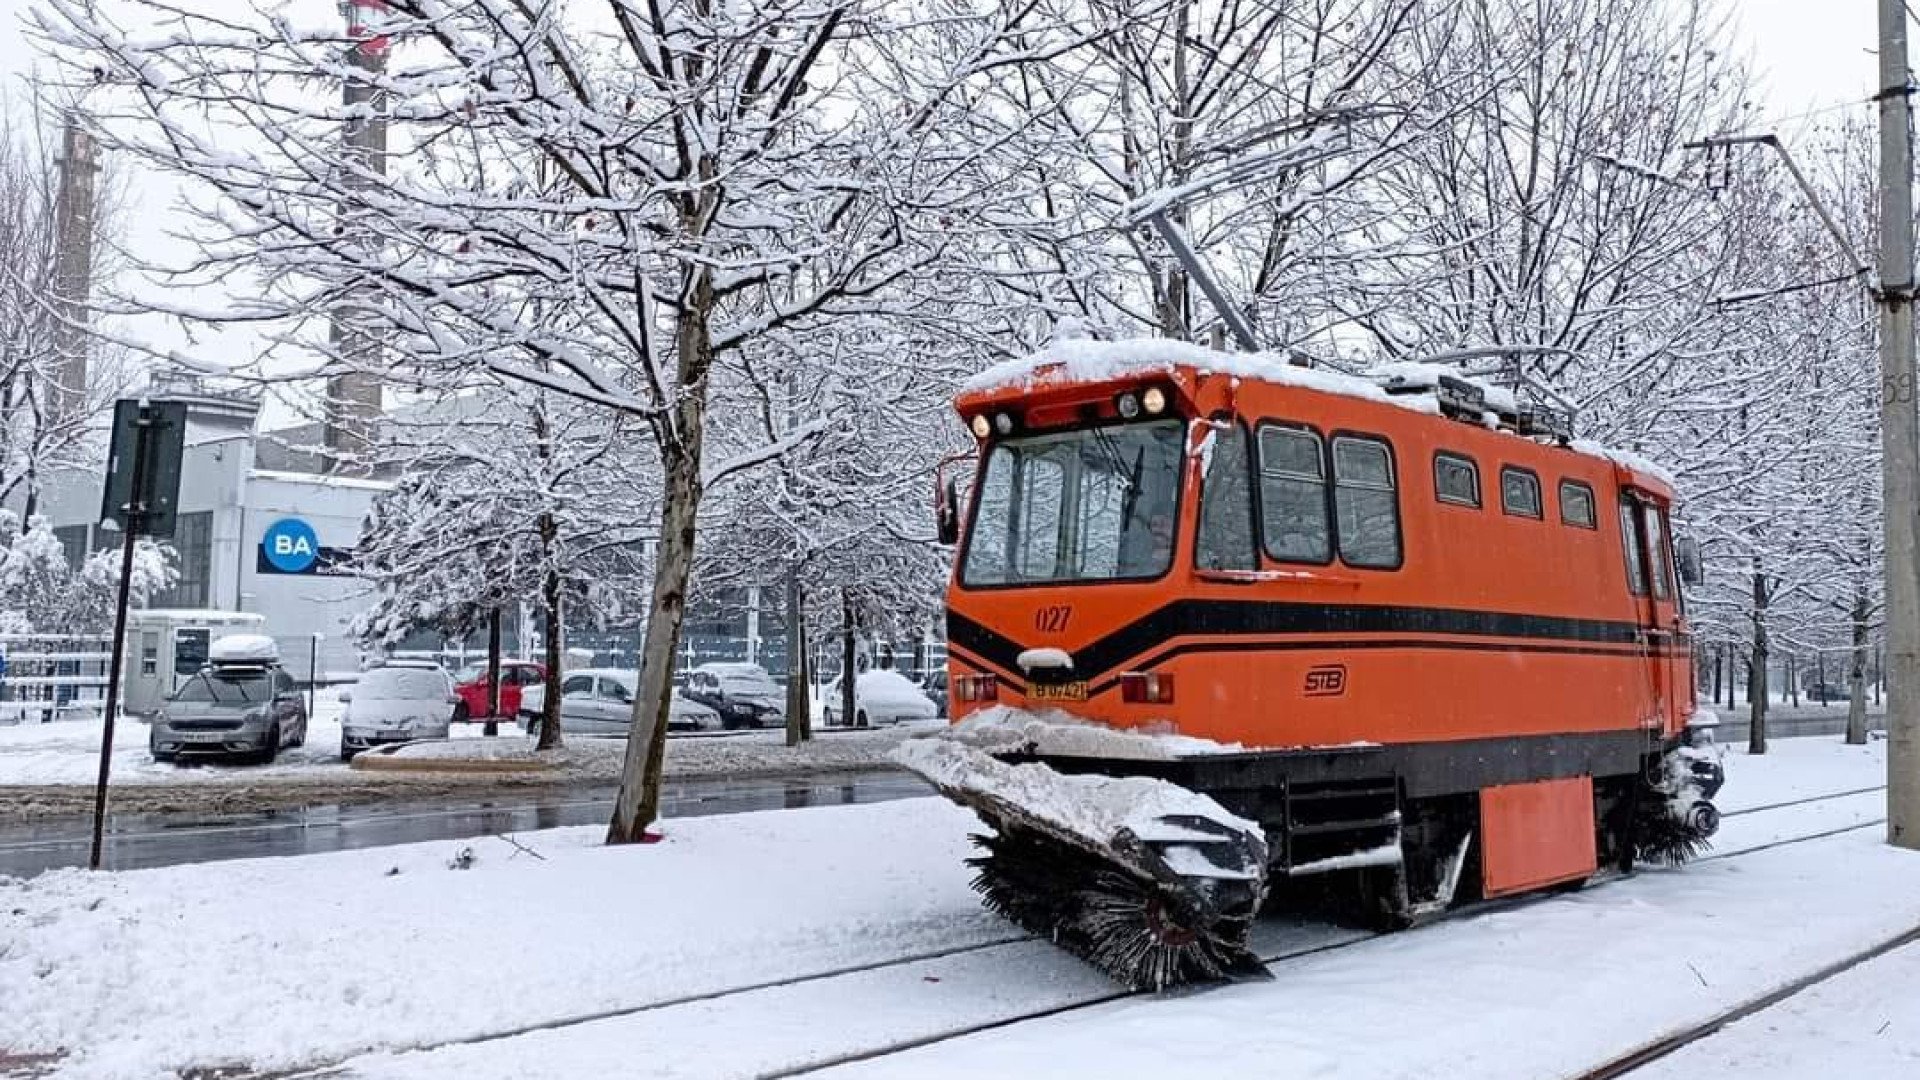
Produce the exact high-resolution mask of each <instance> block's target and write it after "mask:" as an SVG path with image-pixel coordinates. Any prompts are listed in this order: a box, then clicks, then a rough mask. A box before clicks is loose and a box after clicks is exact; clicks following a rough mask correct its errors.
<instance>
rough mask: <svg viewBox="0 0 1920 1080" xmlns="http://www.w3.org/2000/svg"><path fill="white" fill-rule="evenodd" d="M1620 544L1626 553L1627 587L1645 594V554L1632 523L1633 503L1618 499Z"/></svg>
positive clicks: (1637, 531) (1637, 593)
mask: <svg viewBox="0 0 1920 1080" xmlns="http://www.w3.org/2000/svg"><path fill="white" fill-rule="evenodd" d="M1620 546H1621V547H1622V548H1623V549H1624V550H1625V551H1626V553H1627V588H1628V589H1629V590H1631V591H1632V592H1633V595H1635V596H1645V595H1647V556H1646V552H1645V551H1643V550H1642V549H1641V547H1640V530H1639V529H1638V528H1637V527H1635V525H1634V523H1633V503H1631V502H1629V501H1628V500H1626V499H1621V500H1620Z"/></svg>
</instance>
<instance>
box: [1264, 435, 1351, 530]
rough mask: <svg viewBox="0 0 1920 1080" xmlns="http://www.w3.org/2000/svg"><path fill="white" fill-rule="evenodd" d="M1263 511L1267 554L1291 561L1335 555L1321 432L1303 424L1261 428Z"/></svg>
mask: <svg viewBox="0 0 1920 1080" xmlns="http://www.w3.org/2000/svg"><path fill="white" fill-rule="evenodd" d="M1260 512H1261V522H1260V540H1261V543H1262V544H1264V545H1265V546H1266V549H1267V554H1269V555H1271V556H1273V557H1274V558H1276V559H1282V560H1285V561H1287V562H1315V563H1323V562H1327V561H1329V560H1330V559H1332V558H1333V549H1332V544H1331V541H1330V539H1329V530H1328V528H1327V489H1326V466H1325V463H1324V461H1323V458H1322V455H1321V451H1320V436H1319V435H1318V434H1316V433H1314V432H1312V431H1307V430H1305V429H1302V428H1285V427H1271V426H1269V427H1262V428H1261V429H1260Z"/></svg>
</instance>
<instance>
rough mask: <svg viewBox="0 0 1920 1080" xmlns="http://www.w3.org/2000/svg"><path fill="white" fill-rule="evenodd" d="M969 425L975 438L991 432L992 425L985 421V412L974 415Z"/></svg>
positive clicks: (982, 437) (983, 436)
mask: <svg viewBox="0 0 1920 1080" xmlns="http://www.w3.org/2000/svg"><path fill="white" fill-rule="evenodd" d="M970 426H971V427H972V428H973V437H974V438H976V439H984V438H986V437H987V436H989V435H991V434H993V425H992V424H991V423H989V422H988V421H987V414H986V413H980V414H978V415H976V416H975V417H974V418H973V423H972V424H971V425H970Z"/></svg>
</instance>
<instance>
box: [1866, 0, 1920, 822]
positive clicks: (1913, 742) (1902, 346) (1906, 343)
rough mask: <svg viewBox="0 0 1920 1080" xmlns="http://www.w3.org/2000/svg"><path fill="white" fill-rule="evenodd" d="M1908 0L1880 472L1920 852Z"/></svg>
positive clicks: (1891, 700)
mask: <svg viewBox="0 0 1920 1080" xmlns="http://www.w3.org/2000/svg"><path fill="white" fill-rule="evenodd" d="M1911 93H1912V81H1911V78H1910V76H1909V74H1908V71H1907V5H1906V0H1880V92H1879V93H1878V94H1876V95H1875V98H1876V99H1877V100H1878V101H1879V103H1880V288H1879V291H1878V293H1877V296H1876V298H1877V299H1878V301H1879V304H1880V378H1881V393H1880V440H1881V452H1880V476H1881V483H1882V485H1883V487H1882V498H1883V501H1884V503H1885V514H1884V515H1883V516H1884V517H1885V519H1886V520H1885V528H1886V594H1887V615H1886V617H1887V840H1888V842H1890V843H1893V844H1897V845H1899V846H1900V847H1905V848H1920V561H1916V556H1917V555H1920V552H1917V551H1916V544H1915V540H1916V534H1920V437H1916V435H1917V433H1916V428H1920V409H1917V408H1916V404H1915V397H1916V395H1915V387H1914V369H1913V136H1912V132H1911V130H1910V128H1909V123H1910V120H1911V114H1912V105H1911V103H1910V101H1909V95H1910V94H1911Z"/></svg>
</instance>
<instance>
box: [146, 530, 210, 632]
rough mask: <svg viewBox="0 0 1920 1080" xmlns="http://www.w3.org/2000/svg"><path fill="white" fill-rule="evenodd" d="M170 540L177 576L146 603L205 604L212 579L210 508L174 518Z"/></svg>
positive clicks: (195, 605)
mask: <svg viewBox="0 0 1920 1080" xmlns="http://www.w3.org/2000/svg"><path fill="white" fill-rule="evenodd" d="M171 542H172V544H173V550H174V551H176V552H178V553H179V555H180V578H179V580H178V581H176V582H174V585H173V588H171V589H168V590H167V591H165V592H164V593H161V594H159V595H157V596H155V597H153V598H152V599H151V600H150V601H149V602H150V603H151V604H152V605H153V606H154V607H178V608H204V607H207V606H208V604H209V601H210V599H211V595H210V594H211V589H212V581H213V511H211V510H201V511H199V512H197V513H192V514H180V515H178V516H177V517H175V518H174V523H173V540H172V541H171Z"/></svg>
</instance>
